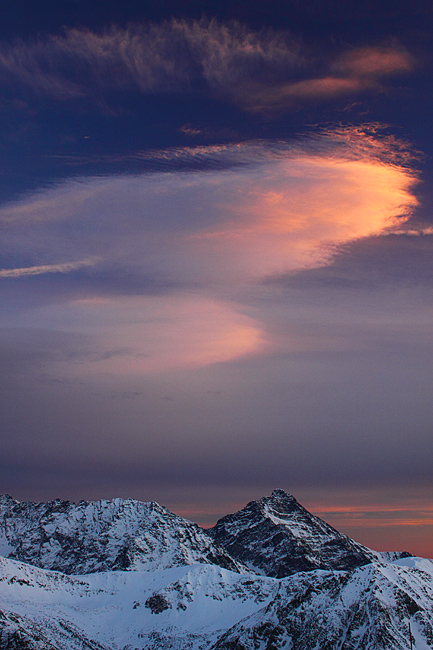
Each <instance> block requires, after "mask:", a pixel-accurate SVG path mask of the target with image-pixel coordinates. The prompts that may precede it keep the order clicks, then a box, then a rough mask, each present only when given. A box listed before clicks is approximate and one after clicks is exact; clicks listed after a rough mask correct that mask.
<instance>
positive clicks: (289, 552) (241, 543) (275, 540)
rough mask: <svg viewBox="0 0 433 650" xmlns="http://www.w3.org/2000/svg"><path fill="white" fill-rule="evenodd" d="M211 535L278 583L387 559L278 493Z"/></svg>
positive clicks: (228, 517) (234, 516) (232, 517)
mask: <svg viewBox="0 0 433 650" xmlns="http://www.w3.org/2000/svg"><path fill="white" fill-rule="evenodd" d="M208 532H209V534H210V535H212V537H213V539H214V540H215V541H216V542H217V544H218V545H220V546H222V547H224V548H225V549H226V550H227V551H228V552H229V553H230V554H231V555H232V557H234V558H236V559H237V560H238V561H240V562H242V563H243V564H245V565H246V566H248V568H249V569H250V571H254V572H256V573H260V574H263V575H267V576H273V577H276V578H283V577H284V576H288V575H292V574H293V573H297V572H298V571H312V570H314V569H324V570H332V569H343V570H345V569H353V568H355V567H358V566H363V565H364V564H368V563H369V562H371V561H373V560H378V559H382V557H381V554H380V553H377V552H375V551H372V550H371V549H369V548H367V547H366V546H363V545H362V544H358V543H357V542H355V541H353V540H352V539H350V538H349V537H347V536H346V535H343V533H339V532H338V531H337V530H335V528H332V526H330V525H329V524H327V523H325V522H324V521H322V519H319V517H315V516H314V515H312V514H311V513H309V512H308V511H307V510H305V508H304V507H303V506H301V505H300V504H299V503H298V502H297V501H296V499H295V497H293V496H291V495H290V494H287V493H286V492H284V490H274V491H273V492H272V494H271V496H267V497H263V498H262V499H259V500H258V501H251V502H250V503H248V505H247V506H245V508H243V509H242V510H240V511H239V512H236V513H234V514H231V515H226V516H225V517H223V518H222V519H220V520H219V521H218V522H217V523H216V525H215V526H214V528H212V529H210V530H209V531H208Z"/></svg>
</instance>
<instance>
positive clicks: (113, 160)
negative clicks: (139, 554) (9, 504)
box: [0, 0, 433, 557]
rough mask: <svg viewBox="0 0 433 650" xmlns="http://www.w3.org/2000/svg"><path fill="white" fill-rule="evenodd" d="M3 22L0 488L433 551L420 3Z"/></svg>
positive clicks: (11, 12)
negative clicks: (245, 516) (275, 512)
mask: <svg viewBox="0 0 433 650" xmlns="http://www.w3.org/2000/svg"><path fill="white" fill-rule="evenodd" d="M4 6H5V9H4V12H3V13H4V16H3V18H2V22H1V24H0V88H1V92H0V117H1V120H0V160H1V163H2V164H1V171H0V230H1V237H0V299H1V310H0V400H1V404H0V414H1V415H0V435H1V438H2V440H1V449H2V453H1V456H0V492H6V493H9V494H11V495H12V496H13V497H14V498H16V499H19V500H49V499H54V498H62V499H70V500H73V501H79V500H80V499H100V498H113V497H116V496H121V497H132V498H136V499H141V500H144V501H148V500H155V501H158V502H159V503H161V504H163V505H165V506H167V507H169V508H170V509H171V510H173V511H175V512H176V513H178V514H181V515H183V516H186V517H188V518H190V519H192V520H193V521H196V522H198V523H200V524H201V525H204V526H210V525H212V524H213V523H214V522H215V521H216V520H217V519H218V517H220V516H223V515H224V514H227V513H228V512H234V511H236V510H237V509H239V508H241V507H243V506H244V505H245V504H246V503H247V502H248V501H251V500H253V499H256V498H260V497H261V496H264V495H265V494H269V493H270V491H272V489H274V488H277V487H279V488H283V489H285V490H287V491H288V492H290V493H292V494H293V495H294V496H295V497H296V498H297V499H298V501H300V502H301V503H302V504H303V505H304V506H305V507H307V508H308V509H309V510H310V511H312V512H314V513H315V514H318V515H319V516H321V517H323V518H324V519H325V520H326V521H328V522H329V523H331V524H332V525H334V526H335V527H337V528H338V529H339V530H342V531H343V532H345V533H347V534H349V535H350V536H352V537H353V538H355V539H356V540H358V541H360V542H363V543H365V544H367V545H369V546H371V547H372V548H375V549H378V550H407V551H410V552H412V553H414V554H419V555H422V556H426V557H433V541H432V540H433V534H432V533H433V502H432V497H433V490H432V456H433V454H432V452H433V436H432V421H433V400H432V399H431V395H432V393H433V374H432V358H433V336H432V334H433V331H432V330H433V327H432V323H433V300H432V298H433V290H432V289H433V287H432V278H433V267H432V252H433V213H432V208H433V184H432V181H433V126H432V123H431V115H432V110H433V106H432V99H433V96H432V93H431V88H432V81H433V79H432V76H433V73H432V70H433V65H432V64H433V61H432V59H433V47H432V34H433V29H432V28H433V7H432V5H431V3H430V2H427V1H426V2H424V1H423V0H412V1H410V2H409V1H406V0H400V1H398V0H397V1H392V2H385V1H383V2H382V1H379V0H374V1H373V0H370V1H369V0H357V1H356V2H354V1H351V0H348V1H347V2H344V3H341V2H337V1H335V0H312V1H310V2H308V3H305V2H301V1H300V0H273V1H272V2H269V1H267V2H265V1H264V0H252V1H249V2H246V1H245V0H230V1H228V0H219V1H218V2H216V1H215V2H214V1H213V0H195V1H191V2H188V3H183V2H178V1H177V0H160V1H158V2H155V1H154V0H152V1H150V0H149V1H148V0H140V1H138V0H124V2H121V3H120V2H115V1H114V0H106V1H105V2H103V3H102V2H99V1H97V0H87V1H84V0H60V1H57V2H53V1H51V0H41V2H38V3H34V2H31V3H30V2H27V0H20V1H19V2H12V1H11V0H6V1H5V3H4Z"/></svg>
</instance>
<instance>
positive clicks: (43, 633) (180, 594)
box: [0, 490, 433, 650]
mask: <svg viewBox="0 0 433 650" xmlns="http://www.w3.org/2000/svg"><path fill="white" fill-rule="evenodd" d="M214 529H218V531H219V534H218V535H216V534H215V530H214V532H213V533H211V534H208V533H207V532H205V531H204V530H202V529H200V528H199V527H198V526H197V525H196V524H193V523H191V522H189V521H187V520H185V519H183V518H182V517H179V516H178V515H175V514H174V513H172V512H170V511H169V510H168V509H167V508H164V507H163V506H160V505H159V504H157V503H156V502H140V501H135V500H133V499H120V498H118V499H112V500H109V501H107V500H101V501H97V502H87V501H81V502H79V503H78V504H74V503H72V502H70V501H62V500H60V499H57V500H54V501H51V502H48V503H41V502H35V503H33V502H24V503H22V504H21V503H20V502H19V501H16V500H14V499H12V497H10V496H9V495H3V497H0V650H311V649H312V648H320V649H321V650H408V648H409V646H410V639H409V625H410V629H411V630H412V635H413V640H414V644H415V645H414V648H415V650H431V649H432V648H433V625H432V622H431V621H432V620H433V562H431V561H430V560H427V559H422V558H414V557H412V556H408V554H397V555H400V559H395V555H396V554H387V553H379V552H376V551H372V550H371V549H368V548H367V547H364V546H362V545H359V544H358V543H357V542H354V541H353V540H350V538H348V537H347V536H345V535H343V534H342V533H339V532H338V531H336V530H335V529H334V528H332V527H331V526H329V524H327V523H326V522H324V521H322V520H321V519H320V518H318V517H315V516H314V515H312V514H311V513H309V512H308V511H307V510H306V509H305V508H304V507H303V506H301V504H299V503H298V502H297V501H296V499H295V497H293V496H292V495H289V494H287V493H286V492H284V491H283V490H274V491H273V493H272V494H271V495H270V496H266V497H263V498H262V499H258V500H257V501H251V502H250V503H249V504H247V505H246V506H245V508H243V509H242V510H240V511H238V512H237V513H233V514H232V515H227V516H226V517H222V518H221V519H220V520H219V522H217V524H216V525H215V527H214ZM236 535H238V536H239V540H240V542H239V543H238V548H237V549H236V548H233V540H234V539H235V538H236ZM221 536H223V537H224V536H225V537H226V538H227V539H223V542H224V543H225V547H222V546H220V545H219V544H218V543H216V540H215V538H218V537H221ZM239 549H243V550H244V553H241V552H240V551H239ZM291 549H292V551H291ZM245 554H246V555H247V556H248V557H246V558H245V557H244V556H245ZM1 555H3V556H5V557H1ZM403 555H407V556H408V557H402V556H403ZM6 556H7V557H6ZM19 556H20V557H22V558H24V560H25V561H21V560H19ZM241 557H244V559H245V560H246V562H245V563H243V561H242V560H241ZM38 563H39V566H38ZM299 563H301V565H302V566H304V567H305V568H306V570H305V568H304V569H303V570H298V569H299ZM345 563H346V566H345V567H344V568H341V566H340V567H339V568H338V565H341V564H343V565H344V564H345ZM247 564H250V565H251V566H249V567H248V566H247ZM318 564H319V565H320V568H317V565H318ZM40 565H46V566H45V567H43V566H40ZM223 565H226V566H223ZM53 567H55V568H56V570H53ZM74 571H75V572H76V573H80V575H76V574H74ZM265 573H267V574H268V575H265ZM281 573H283V574H284V575H283V576H280V575H279V574H281ZM271 574H274V575H271Z"/></svg>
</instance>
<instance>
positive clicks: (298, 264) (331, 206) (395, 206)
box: [0, 130, 417, 375]
mask: <svg viewBox="0 0 433 650" xmlns="http://www.w3.org/2000/svg"><path fill="white" fill-rule="evenodd" d="M400 154H401V152H400V151H399V149H398V148H395V147H394V143H393V142H392V141H391V142H387V141H386V139H385V140H382V141H381V145H378V144H377V142H376V140H375V139H374V137H373V136H372V135H371V134H368V133H362V132H361V131H360V130H357V131H355V132H354V131H350V132H347V131H337V132H335V133H333V134H332V133H328V134H324V135H322V137H321V138H316V139H314V140H312V141H304V142H301V141H299V142H297V143H296V144H294V145H293V146H291V145H290V144H288V143H283V142H276V143H260V142H258V143H245V144H239V145H227V146H224V147H209V148H205V147H199V148H195V149H192V150H189V149H183V150H174V151H173V152H170V151H167V152H165V153H162V154H161V157H162V158H164V159H165V161H166V163H167V165H168V167H169V168H170V169H171V171H167V172H164V173H153V174H141V175H129V176H128V175H125V176H114V177H105V178H87V179H85V178H83V179H81V180H74V181H67V182H63V183H60V184H58V185H57V186H54V187H52V188H49V189H44V190H41V191H40V192H37V193H35V194H33V195H30V196H28V197H26V198H24V199H22V200H20V201H16V202H13V203H10V204H8V205H5V206H3V207H2V208H0V224H2V226H3V238H2V250H1V251H0V252H2V253H3V255H4V258H5V259H6V258H7V256H8V255H10V251H14V257H13V259H14V261H15V263H14V264H13V265H12V264H11V265H9V266H13V267H14V268H12V269H7V270H3V271H2V272H0V281H1V282H0V284H4V283H9V282H11V281H13V282H14V286H13V291H14V299H16V295H19V292H20V290H21V289H20V286H22V287H23V290H25V287H26V283H29V282H32V283H33V284H32V294H33V295H34V296H35V298H34V299H33V300H35V299H37V295H38V291H39V289H38V284H37V283H38V281H40V282H41V283H43V282H44V279H43V278H44V276H46V275H52V276H53V277H54V276H55V280H56V283H57V284H56V287H57V289H56V292H52V293H51V300H52V302H53V304H52V305H51V306H50V305H45V306H44V300H45V298H44V297H43V296H44V293H43V291H44V290H43V284H41V292H42V293H41V302H40V307H39V308H38V309H36V310H34V311H33V312H32V323H33V325H34V326H35V327H39V328H46V327H47V326H49V327H50V328H53V329H59V330H61V331H63V330H65V329H67V330H70V328H71V327H72V329H73V331H76V332H79V333H81V334H90V335H92V336H93V333H94V332H98V338H99V344H100V346H101V348H102V349H106V350H117V349H123V348H124V347H125V346H124V341H128V348H131V354H129V355H120V356H119V355H117V356H112V355H109V356H108V357H106V358H105V357H104V355H103V354H102V356H101V357H100V363H99V364H93V365H92V367H91V368H90V366H86V361H84V362H83V364H81V366H80V371H79V372H80V373H84V374H85V372H86V367H87V372H89V373H90V374H93V373H95V372H109V373H112V374H113V375H116V374H127V373H130V374H131V375H134V374H140V373H142V374H146V373H154V372H162V371H164V370H166V369H167V368H181V367H184V368H187V367H194V366H200V367H201V366H206V365H212V364H215V363H221V362H224V361H229V360H232V359H235V358H241V357H247V356H250V355H251V354H258V353H260V354H262V353H264V352H265V351H266V350H272V349H275V340H273V335H272V334H271V332H270V331H267V330H266V327H267V326H266V325H265V321H266V319H265V318H264V315H263V314H259V313H256V312H254V310H253V312H251V313H250V310H251V307H250V306H249V304H248V300H247V299H246V298H245V295H246V294H248V292H249V291H251V290H252V288H253V287H257V286H264V284H263V283H264V281H266V280H267V279H268V278H270V277H272V276H278V275H284V274H286V275H287V274H288V273H289V274H290V273H291V274H293V273H299V272H300V271H305V270H306V269H317V268H320V267H326V266H328V265H330V264H331V263H332V260H333V259H334V257H335V256H336V255H337V254H338V251H339V249H340V247H341V246H346V245H347V244H348V243H350V242H356V241H359V240H362V239H364V238H369V237H370V238H371V237H377V236H380V235H383V234H389V233H391V232H394V231H398V232H400V231H402V230H404V229H405V227H406V224H408V221H409V219H410V216H411V215H412V213H413V211H414V209H415V207H416V205H417V200H416V198H415V196H414V194H413V191H412V189H413V187H414V184H415V183H416V177H415V175H414V174H413V173H412V172H411V171H410V169H409V168H408V167H406V166H404V165H402V164H398V162H397V161H398V159H399V156H400ZM401 155H403V154H401ZM197 156H199V157H200V160H201V161H206V160H210V161H212V163H217V169H212V168H209V169H206V166H205V170H204V171H190V172H186V171H184V170H185V164H186V163H187V161H188V160H190V159H194V158H196V157H197ZM403 157H404V156H403ZM386 158H388V160H389V162H384V161H385V159H386ZM176 165H178V166H180V167H179V168H180V169H182V170H183V171H176ZM218 167H219V168H218ZM407 227H408V228H409V229H410V226H409V225H407ZM78 256H81V260H80V261H78V262H75V263H71V262H70V261H69V260H71V259H77V258H78ZM83 256H84V257H83ZM17 260H18V263H17ZM35 261H37V262H38V263H37V264H36V263H35ZM96 262H97V264H96ZM101 273H102V274H103V276H104V282H103V284H104V287H103V290H101V283H100V282H99V281H98V274H101ZM119 278H122V282H119ZM146 278H147V280H146ZM149 278H152V279H153V282H149V280H148V279H149ZM38 279H39V280H38ZM71 282H72V283H73V284H74V286H75V288H76V289H75V295H74V294H73V293H72V294H71V291H70V287H71ZM80 283H81V284H80ZM128 283H129V285H130V288H129V289H128ZM62 284H63V285H64V286H65V289H64V291H63V292H62V288H61V287H62ZM110 286H111V288H110ZM156 286H159V287H160V290H158V291H157V292H155V287H156ZM79 288H80V289H79ZM164 288H165V289H164ZM78 289H79V290H78ZM33 304H34V302H33ZM27 318H28V316H27V314H26V312H25V311H24V312H22V314H21V315H20V313H17V314H14V315H13V316H11V319H12V320H10V321H8V322H7V323H6V325H7V326H10V327H12V326H18V327H25V326H26V321H27ZM278 340H279V341H281V339H278ZM310 344H311V343H309V342H308V340H305V341H304V342H303V343H302V346H304V347H305V346H308V345H310ZM278 345H280V342H279V343H278ZM299 345H300V342H299V340H298V339H297V338H296V337H292V338H291V339H289V340H287V342H286V343H285V346H286V347H287V346H288V348H289V349H290V346H294V347H299ZM75 367H76V368H77V367H78V366H77V364H75Z"/></svg>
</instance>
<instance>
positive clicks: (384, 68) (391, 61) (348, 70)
mask: <svg viewBox="0 0 433 650" xmlns="http://www.w3.org/2000/svg"><path fill="white" fill-rule="evenodd" d="M412 67H413V59H412V57H411V56H410V55H409V54H408V53H407V52H405V51H404V50H398V49H394V48H379V47H365V48H359V49H356V50H353V51H352V52H347V53H345V54H343V56H342V57H341V58H340V59H339V60H338V62H337V63H335V64H334V66H333V68H334V69H335V70H336V71H338V72H339V73H341V74H345V75H357V76H361V77H376V76H377V77H378V76H385V75H392V74H397V73H400V72H409V70H411V69H412Z"/></svg>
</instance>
